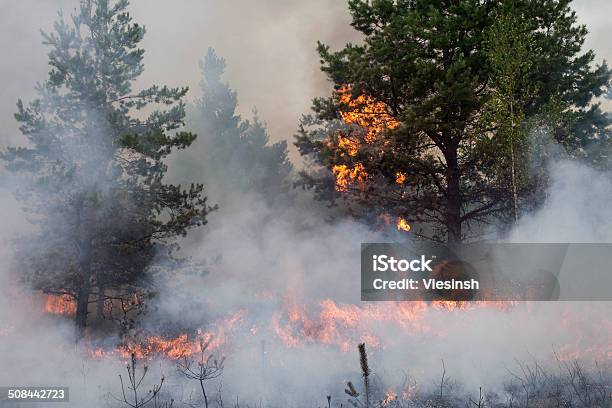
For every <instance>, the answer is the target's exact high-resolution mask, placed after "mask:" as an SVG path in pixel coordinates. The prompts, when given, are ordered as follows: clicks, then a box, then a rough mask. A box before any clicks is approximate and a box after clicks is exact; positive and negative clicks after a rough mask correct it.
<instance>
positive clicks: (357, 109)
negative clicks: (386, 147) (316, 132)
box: [332, 86, 406, 193]
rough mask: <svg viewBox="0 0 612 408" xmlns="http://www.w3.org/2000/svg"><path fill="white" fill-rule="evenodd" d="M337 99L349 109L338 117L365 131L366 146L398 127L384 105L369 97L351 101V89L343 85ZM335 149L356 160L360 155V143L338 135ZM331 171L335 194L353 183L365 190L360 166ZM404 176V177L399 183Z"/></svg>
mask: <svg viewBox="0 0 612 408" xmlns="http://www.w3.org/2000/svg"><path fill="white" fill-rule="evenodd" d="M338 97H339V99H340V102H341V103H343V104H344V105H346V106H347V107H348V109H347V110H344V111H341V112H340V117H341V118H342V120H343V121H344V123H346V124H347V125H355V126H358V127H360V128H362V129H364V131H365V137H364V140H365V142H366V143H373V142H375V141H376V140H377V139H378V138H379V135H380V134H381V133H382V132H384V131H386V130H388V129H394V128H396V127H398V126H399V122H398V121H397V120H395V118H393V117H392V116H391V115H390V114H389V112H388V109H387V106H386V105H385V104H384V103H382V102H379V101H376V100H375V99H374V98H372V97H370V96H368V95H360V96H358V97H357V98H353V97H352V95H351V90H350V87H348V86H344V87H342V88H340V89H339V90H338ZM338 148H339V149H340V150H341V151H344V152H345V153H346V154H348V156H350V157H355V156H357V153H358V152H359V148H360V143H359V141H357V140H354V139H352V138H349V137H346V136H340V137H339V138H338ZM332 172H333V174H334V175H335V176H336V190H337V191H339V192H342V193H346V192H348V191H349V187H350V185H351V184H354V183H357V184H358V185H359V188H360V189H361V190H364V189H365V184H366V181H367V180H368V173H367V172H366V171H365V167H364V166H363V164H362V163H357V164H355V165H354V166H351V167H349V166H348V165H345V164H340V165H335V166H333V167H332ZM398 174H399V173H398ZM402 174H403V173H402ZM398 177H399V176H398ZM405 177H406V176H405V175H404V176H403V179H402V183H403V181H404V180H405ZM398 184H401V183H398Z"/></svg>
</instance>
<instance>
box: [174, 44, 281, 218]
mask: <svg viewBox="0 0 612 408" xmlns="http://www.w3.org/2000/svg"><path fill="white" fill-rule="evenodd" d="M225 66H226V62H225V60H224V59H223V58H221V57H219V56H218V55H217V54H216V53H215V51H214V50H213V49H212V48H210V49H209V50H208V52H207V54H206V56H205V58H204V59H203V60H202V61H201V62H200V68H201V70H202V81H201V84H200V86H201V91H202V96H201V98H199V99H198V100H197V101H196V103H195V104H194V106H193V109H192V110H191V111H190V114H189V115H188V120H189V122H190V124H192V126H193V127H194V129H197V131H198V134H199V137H198V140H197V141H196V142H195V143H194V145H193V149H190V150H189V151H185V152H181V153H180V155H178V156H177V160H176V163H177V173H178V177H179V178H180V179H188V178H189V177H191V175H193V174H196V175H198V176H199V175H201V176H202V177H203V180H204V181H205V184H206V185H207V186H210V187H211V190H210V192H211V194H214V196H215V199H216V200H218V202H220V203H221V204H222V205H221V206H222V207H223V204H224V203H226V204H230V202H231V201H233V200H235V198H236V194H241V193H245V192H251V193H253V192H254V193H257V194H261V195H262V196H263V197H264V198H265V199H266V201H267V202H268V203H273V202H275V201H277V200H279V199H284V198H287V196H288V193H289V176H290V174H291V171H292V165H291V163H290V161H289V159H288V150H287V142H286V141H280V142H277V143H272V144H271V143H270V140H269V136H268V133H267V129H266V126H265V124H264V123H262V122H261V120H260V119H259V116H258V114H257V111H254V115H253V119H252V120H245V119H243V118H242V117H241V116H240V115H239V114H238V113H237V108H238V98H237V93H236V91H235V90H233V89H231V88H230V86H229V84H227V83H225V82H223V79H222V77H223V73H224V71H225Z"/></svg>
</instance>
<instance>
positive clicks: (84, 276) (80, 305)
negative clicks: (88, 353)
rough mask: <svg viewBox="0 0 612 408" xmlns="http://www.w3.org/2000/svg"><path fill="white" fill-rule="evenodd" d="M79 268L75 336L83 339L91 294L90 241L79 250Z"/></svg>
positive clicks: (84, 243)
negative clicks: (79, 280) (79, 277)
mask: <svg viewBox="0 0 612 408" xmlns="http://www.w3.org/2000/svg"><path fill="white" fill-rule="evenodd" d="M79 252H80V253H79V267H80V269H81V284H80V286H79V290H78V292H77V310H76V335H77V339H80V338H82V337H83V333H84V331H85V327H86V326H87V306H88V305H89V295H90V292H91V241H90V240H86V241H85V242H83V243H82V244H81V245H80V248H79Z"/></svg>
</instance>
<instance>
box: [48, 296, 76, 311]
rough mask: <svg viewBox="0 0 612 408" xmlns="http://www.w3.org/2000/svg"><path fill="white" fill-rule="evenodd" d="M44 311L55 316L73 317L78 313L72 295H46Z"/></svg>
mask: <svg viewBox="0 0 612 408" xmlns="http://www.w3.org/2000/svg"><path fill="white" fill-rule="evenodd" d="M44 298H45V300H44V302H45V304H44V310H45V312H46V313H49V314H54V315H64V316H72V315H74V314H75V313H76V302H75V301H74V298H73V297H72V296H70V295H44Z"/></svg>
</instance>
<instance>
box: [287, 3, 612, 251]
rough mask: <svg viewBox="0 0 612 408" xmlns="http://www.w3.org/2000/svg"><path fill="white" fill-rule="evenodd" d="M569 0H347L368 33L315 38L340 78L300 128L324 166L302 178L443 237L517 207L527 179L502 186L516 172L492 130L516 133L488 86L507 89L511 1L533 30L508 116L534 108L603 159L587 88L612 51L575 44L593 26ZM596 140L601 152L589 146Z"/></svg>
mask: <svg viewBox="0 0 612 408" xmlns="http://www.w3.org/2000/svg"><path fill="white" fill-rule="evenodd" d="M569 3H570V0H536V1H527V0H504V1H497V2H488V1H486V2H483V1H480V0H443V1H433V0H371V1H366V0H350V1H349V9H350V12H351V14H352V26H353V27H354V28H355V29H357V30H358V31H360V32H361V33H362V34H363V35H364V41H363V44H359V45H355V44H348V45H347V46H346V47H345V48H344V49H342V50H340V51H338V52H332V51H330V49H329V47H328V46H326V45H323V44H320V43H319V47H318V50H319V54H320V56H321V62H322V70H323V71H324V72H325V73H326V74H327V75H328V77H329V78H330V80H331V81H332V82H333V83H334V86H335V91H334V93H333V94H332V95H331V96H330V97H328V98H318V99H316V100H315V101H314V106H313V111H314V114H313V115H311V116H307V117H306V118H305V120H304V121H303V122H302V125H301V127H300V130H299V133H298V135H297V139H296V145H297V146H298V148H299V149H300V152H301V153H302V154H303V155H305V156H309V157H310V158H311V159H312V160H314V162H315V163H316V164H317V165H318V166H320V168H319V169H316V170H315V171H316V172H315V173H314V174H312V173H311V174H303V183H305V185H307V186H309V187H312V188H315V191H316V193H317V196H318V197H319V198H322V199H329V200H337V198H338V197H348V199H349V200H350V201H352V202H353V203H356V205H358V206H359V207H360V210H361V211H362V212H364V210H366V211H365V212H366V213H368V211H367V210H370V212H372V211H374V212H375V213H376V212H378V213H380V212H383V213H387V214H391V215H394V216H401V217H403V218H407V219H408V220H409V221H410V222H411V223H416V224H418V225H419V226H420V228H421V229H424V230H425V231H426V232H427V235H428V236H429V237H430V238H434V239H438V240H445V241H448V242H458V241H461V240H462V239H465V238H466V237H469V233H470V230H471V229H472V228H477V227H478V226H479V225H481V224H482V223H490V222H491V221H492V220H494V219H496V217H498V216H500V215H504V214H507V213H508V211H515V210H516V211H518V206H516V207H515V206H514V205H512V206H508V202H511V201H512V198H511V197H512V196H513V195H514V194H513V193H511V194H510V196H509V190H510V192H511V191H513V190H516V193H517V195H518V194H519V193H520V191H519V190H520V189H519V184H520V183H516V182H515V183H514V184H515V185H516V189H513V188H512V187H510V189H509V188H508V187H509V184H510V185H512V183H508V182H507V181H506V180H504V177H502V175H501V174H500V173H499V172H500V171H503V172H504V174H505V175H507V171H506V169H507V167H505V168H504V166H502V165H500V163H501V162H503V161H504V160H506V159H507V158H508V157H509V156H508V154H505V153H504V152H500V151H499V149H498V148H496V144H495V143H494V142H493V141H494V140H496V141H497V142H499V141H500V140H501V139H504V138H505V139H506V142H503V143H500V144H498V145H497V147H499V146H506V147H509V146H510V144H508V143H507V139H508V133H507V132H505V131H502V129H503V128H504V123H502V122H501V121H499V120H496V119H495V115H491V112H492V111H493V110H494V109H492V108H491V104H492V99H494V98H498V99H499V98H500V96H501V95H504V94H506V93H507V92H508V90H507V89H506V90H502V89H501V88H500V85H503V81H502V80H501V76H503V75H505V74H504V73H503V72H502V71H503V69H502V71H500V68H501V66H500V65H498V66H497V67H496V65H495V64H496V63H495V60H494V58H495V57H494V55H495V53H494V52H493V50H492V48H491V41H490V40H491V37H490V36H491V35H493V34H494V33H495V29H496V30H498V31H499V30H500V29H501V28H500V27H499V26H498V27H497V28H495V27H494V26H495V24H496V21H497V20H498V19H499V18H500V16H503V15H505V14H507V13H513V14H512V15H513V17H512V18H513V19H514V21H521V22H522V23H521V27H523V28H522V30H523V32H520V33H518V32H515V33H514V34H512V33H510V34H512V35H519V34H520V37H521V38H525V39H527V40H528V42H527V43H526V44H525V45H524V47H525V50H524V51H525V53H524V54H525V55H526V56H527V55H528V56H529V58H531V61H530V64H528V65H526V66H521V67H520V69H521V70H522V71H523V72H520V73H518V72H516V73H511V74H510V75H511V76H514V75H515V74H516V75H519V74H520V76H521V78H522V79H521V81H523V82H522V83H521V84H517V86H516V87H515V89H513V90H510V92H512V93H513V94H514V97H515V99H516V102H518V104H519V106H514V104H513V107H512V111H513V112H514V115H513V116H516V117H515V119H516V120H520V119H523V120H524V121H531V120H534V121H537V122H539V125H538V126H539V127H540V128H545V130H546V132H548V133H550V134H551V135H552V137H553V138H554V139H555V140H556V141H557V142H558V143H560V144H561V145H562V146H564V147H565V148H566V150H567V152H568V154H570V155H572V156H574V157H582V158H586V159H589V160H591V161H602V160H603V159H604V158H605V154H602V153H601V152H602V151H603V150H605V149H604V148H603V147H605V146H609V134H608V129H607V127H608V125H609V121H608V118H607V117H606V116H605V115H604V114H603V113H602V112H601V110H600V108H599V105H598V104H597V103H593V102H594V98H596V97H599V96H601V95H602V93H603V92H604V91H605V90H606V87H607V86H608V85H609V79H610V71H609V70H608V68H607V66H606V65H605V63H604V64H602V65H598V66H594V65H593V61H594V54H593V52H592V51H587V52H584V53H581V47H582V45H583V44H584V40H585V37H586V34H587V30H586V28H585V27H584V26H580V25H577V24H576V14H575V12H573V11H572V10H571V9H570V7H569ZM515 31H516V30H515ZM517 38H518V37H517ZM497 45H498V46H502V45H503V44H499V43H498V44H497ZM516 45H517V44H509V46H512V47H513V46H516ZM512 60H516V58H512ZM500 75H501V76H500ZM496 87H497V88H496ZM531 91H534V92H531ZM347 92H349V93H350V97H349V98H347V97H346V95H347ZM500 92H501V93H500ZM506 96H507V94H506ZM504 98H505V96H502V99H504ZM504 101H505V102H507V100H506V99H504ZM498 112H499V110H498ZM351 115H361V116H362V117H370V118H374V117H377V118H383V119H384V120H385V121H386V123H387V125H386V126H384V127H385V129H383V130H379V131H377V132H376V135H375V137H372V132H371V129H372V125H365V126H364V125H363V124H359V123H358V121H357V122H356V121H354V120H352V119H351V118H352V116H351ZM517 115H518V116H517ZM347 117H348V118H349V119H351V120H347ZM497 119H499V116H498V117H497ZM347 124H348V125H350V126H348V129H347V126H345V125H347ZM520 126H523V123H521V124H520ZM518 127H519V124H518V123H515V130H516V129H518ZM504 132H505V134H506V136H502V133H504ZM498 133H499V134H498ZM497 136H499V137H497ZM512 137H513V138H514V137H517V135H513V136H512ZM595 144H596V145H598V146H599V147H600V149H599V153H598V152H596V151H594V150H590V149H589V147H590V146H592V145H595ZM515 147H517V146H515ZM510 156H512V155H510ZM515 158H516V157H515ZM334 178H335V179H336V180H335V183H334V180H333V179H334ZM517 180H518V177H516V178H515V181H517ZM339 182H340V188H339V187H338V185H339ZM346 184H348V187H347V186H346ZM333 189H335V190H336V191H335V192H334V191H333ZM516 201H517V202H518V199H517V200H516ZM368 215H370V214H368ZM426 227H433V231H429V230H428V229H427V228H426ZM420 231H421V230H417V232H420ZM476 233H478V231H477V232H476Z"/></svg>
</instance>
